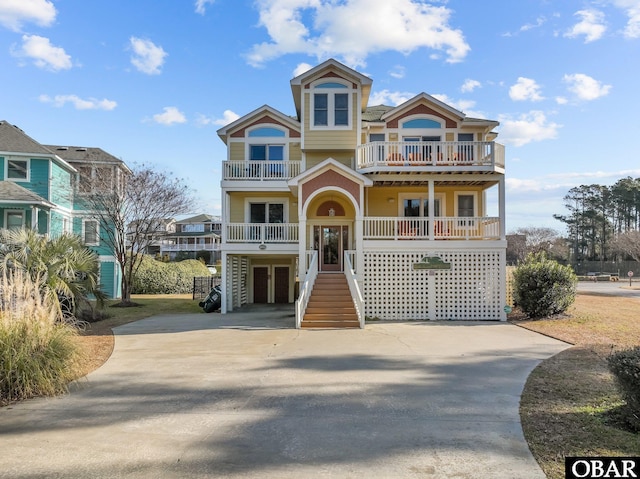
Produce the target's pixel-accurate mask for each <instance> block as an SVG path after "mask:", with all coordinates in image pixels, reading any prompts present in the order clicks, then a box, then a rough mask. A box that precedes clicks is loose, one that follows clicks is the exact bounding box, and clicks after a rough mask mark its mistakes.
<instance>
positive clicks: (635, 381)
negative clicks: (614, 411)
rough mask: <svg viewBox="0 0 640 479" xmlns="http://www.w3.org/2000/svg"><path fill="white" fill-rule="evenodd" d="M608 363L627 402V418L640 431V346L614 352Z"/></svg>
mask: <svg viewBox="0 0 640 479" xmlns="http://www.w3.org/2000/svg"><path fill="white" fill-rule="evenodd" d="M607 363H608V365H609V370H610V371H611V372H612V373H613V375H614V377H615V379H616V383H617V385H618V389H619V390H620V392H621V394H622V397H623V398H624V400H625V402H626V403H627V407H626V420H627V422H628V423H629V425H630V426H631V427H632V428H633V429H634V430H635V431H640V346H636V347H635V348H632V349H628V350H624V351H618V352H617V353H614V354H612V355H611V356H609V357H608V358H607Z"/></svg>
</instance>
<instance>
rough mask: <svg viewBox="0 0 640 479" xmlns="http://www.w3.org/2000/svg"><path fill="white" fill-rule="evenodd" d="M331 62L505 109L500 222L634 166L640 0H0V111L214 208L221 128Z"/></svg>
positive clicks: (520, 222) (481, 107)
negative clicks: (178, 181)
mask: <svg viewBox="0 0 640 479" xmlns="http://www.w3.org/2000/svg"><path fill="white" fill-rule="evenodd" d="M327 58H335V59H337V60H339V61H341V62H343V63H346V64H347V65H349V66H351V67H353V68H355V69H357V70H358V71H360V72H362V73H364V74H366V75H368V76H370V77H371V78H372V79H373V90H372V96H371V100H370V103H369V104H370V105H374V104H381V103H383V104H387V105H397V104H400V103H401V102H402V101H404V100H406V99H409V98H411V97H413V96H415V95H416V94H418V93H421V92H425V93H428V94H430V95H433V96H436V97H437V98H439V99H441V100H443V101H445V102H447V103H449V104H451V105H452V106H454V107H456V108H458V109H460V110H462V111H464V112H465V113H466V114H467V115H469V116H474V117H484V118H489V119H493V120H498V121H500V123H501V125H500V127H499V128H498V129H497V131H498V132H499V136H498V141H499V142H501V143H503V144H505V145H506V147H507V148H506V152H507V153H506V154H507V231H512V230H514V229H515V228H518V227H527V226H549V227H553V228H555V229H557V230H559V231H563V225H562V224H561V223H558V222H557V221H555V220H554V219H553V217H552V215H553V214H554V213H564V210H563V204H562V197H563V196H564V195H565V194H566V193H567V191H568V190H569V189H570V188H571V187H573V186H578V185H581V184H591V183H597V184H612V183H614V182H615V181H616V180H618V179H619V178H621V177H624V176H632V177H639V176H640V158H639V157H638V156H637V155H636V153H635V152H636V151H638V143H637V142H636V138H635V134H636V128H637V120H636V117H637V115H638V113H637V111H638V110H639V109H640V95H639V94H638V84H639V80H638V74H639V73H640V0H593V1H574V0H562V1H552V0H517V2H514V1H513V0H489V1H488V2H487V1H485V2H480V1H474V0H448V1H447V0H442V1H418V0H393V1H389V0H255V1H242V0H135V1H131V0H126V1H124V0H108V1H107V0H91V1H86V0H0V65H2V69H1V71H2V81H1V82H0V85H1V88H0V119H5V120H7V121H9V122H10V123H13V124H15V125H17V126H19V127H20V128H22V129H23V130H24V131H25V132H26V133H27V134H28V135H30V136H31V137H33V138H34V139H36V140H37V141H39V142H40V143H44V144H66V145H69V146H94V147H100V148H103V149H104V150H106V151H108V152H109V153H111V154H113V155H115V156H117V157H119V158H121V159H123V160H124V161H125V162H127V163H128V164H133V163H150V164H153V165H157V167H158V168H160V169H163V170H167V171H170V172H173V173H174V174H175V175H176V176H179V177H181V178H184V179H185V180H186V181H188V182H189V183H190V184H192V185H193V188H194V190H195V193H196V196H197V198H198V199H199V209H198V211H194V213H200V212H207V213H210V214H220V188H219V184H220V172H221V161H222V160H223V159H224V158H225V146H224V144H223V143H222V142H221V141H220V140H219V138H218V137H217V135H216V130H217V129H218V128H220V127H221V126H223V125H225V124H226V123H229V122H230V121H233V120H234V119H236V118H237V117H238V116H242V115H245V114H246V113H249V112H251V111H253V110H254V109H256V108H258V107H260V106H262V105H264V104H268V105H270V106H272V107H274V108H276V109H278V110H280V111H281V112H283V113H285V114H293V113H294V112H295V109H294V103H293V99H292V97H291V90H290V85H289V80H290V79H291V78H292V77H294V76H295V75H296V74H298V73H300V72H302V71H304V70H305V69H308V68H310V67H311V66H315V65H316V64H318V63H319V62H321V61H323V60H326V59H327Z"/></svg>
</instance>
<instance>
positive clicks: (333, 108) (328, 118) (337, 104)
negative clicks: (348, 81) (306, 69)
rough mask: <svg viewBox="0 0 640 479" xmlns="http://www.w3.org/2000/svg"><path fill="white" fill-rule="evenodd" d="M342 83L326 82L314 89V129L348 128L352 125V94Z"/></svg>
mask: <svg viewBox="0 0 640 479" xmlns="http://www.w3.org/2000/svg"><path fill="white" fill-rule="evenodd" d="M346 90H348V87H347V86H346V85H343V84H342V83H337V82H325V83H321V84H319V85H316V86H315V87H314V93H313V123H312V126H313V127H317V128H336V127H337V128H348V127H349V126H350V125H351V121H350V120H351V113H350V108H349V97H350V94H349V93H348V92H347V91H346Z"/></svg>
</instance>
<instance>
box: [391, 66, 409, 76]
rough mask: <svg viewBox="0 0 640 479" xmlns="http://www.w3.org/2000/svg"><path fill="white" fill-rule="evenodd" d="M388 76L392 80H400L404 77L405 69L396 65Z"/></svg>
mask: <svg viewBox="0 0 640 479" xmlns="http://www.w3.org/2000/svg"><path fill="white" fill-rule="evenodd" d="M389 75H390V76H391V77H392V78H396V79H398V80H399V79H401V78H404V76H405V68H404V67H403V66H401V65H396V66H395V67H393V70H391V71H390V72H389Z"/></svg>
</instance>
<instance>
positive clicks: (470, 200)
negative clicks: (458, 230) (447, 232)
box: [456, 193, 476, 217]
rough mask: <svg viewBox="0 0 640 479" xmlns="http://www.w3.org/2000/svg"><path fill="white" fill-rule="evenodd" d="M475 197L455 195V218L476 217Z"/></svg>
mask: <svg viewBox="0 0 640 479" xmlns="http://www.w3.org/2000/svg"><path fill="white" fill-rule="evenodd" d="M475 200H476V195H475V194H474V193H456V204H457V206H456V209H457V216H462V217H470V216H476V201H475Z"/></svg>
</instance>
